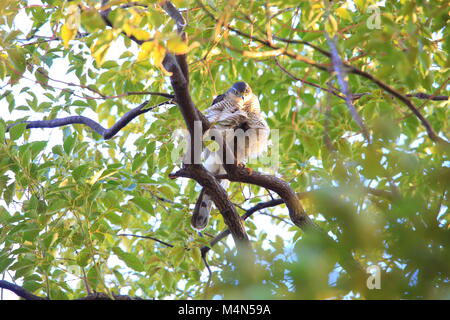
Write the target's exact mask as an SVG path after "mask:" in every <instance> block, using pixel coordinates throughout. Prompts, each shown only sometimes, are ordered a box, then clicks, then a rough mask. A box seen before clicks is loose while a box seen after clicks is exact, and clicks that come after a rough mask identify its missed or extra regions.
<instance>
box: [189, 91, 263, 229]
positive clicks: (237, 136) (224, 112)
mask: <svg viewBox="0 0 450 320" xmlns="http://www.w3.org/2000/svg"><path fill="white" fill-rule="evenodd" d="M204 114H205V116H206V118H207V119H208V120H209V122H210V123H211V128H210V129H209V130H208V131H207V132H206V133H205V135H209V138H210V139H211V140H215V142H216V148H215V149H214V148H208V147H207V148H205V150H204V152H203V158H204V159H205V160H204V163H203V164H204V166H205V168H206V169H207V170H208V171H210V172H211V173H213V174H215V175H217V174H224V173H226V172H225V169H224V168H223V165H222V164H223V163H224V162H225V161H227V160H228V159H227V158H226V156H225V152H224V149H223V146H224V144H223V141H225V143H226V146H227V148H229V149H228V150H231V151H232V152H233V155H234V156H232V158H234V159H232V160H234V161H233V162H232V163H235V164H239V165H242V164H243V163H244V162H245V161H247V160H248V158H249V157H251V156H257V155H258V154H260V153H261V152H263V151H264V150H265V149H266V147H267V140H268V136H269V127H268V125H267V123H266V121H265V120H264V119H263V117H262V115H261V112H260V108H259V101H258V97H257V96H256V95H255V94H254V93H253V92H252V89H251V88H250V86H249V85H248V84H247V83H245V82H236V83H235V84H233V86H232V87H231V88H230V89H229V90H228V91H227V92H225V93H224V94H221V95H219V96H217V97H216V98H215V99H214V101H213V103H212V105H211V106H210V107H209V108H208V109H206V110H205V111H204ZM221 184H222V186H223V187H224V188H225V189H226V188H227V187H228V185H229V181H228V180H222V182H221ZM211 206H212V200H211V198H210V197H209V196H208V194H207V193H206V192H205V191H204V189H203V190H202V191H201V193H200V195H199V197H198V200H197V203H196V205H195V208H194V213H193V215H192V220H191V225H192V227H193V228H195V229H197V230H202V229H204V228H205V227H206V226H207V224H208V220H209V213H210V211H211Z"/></svg>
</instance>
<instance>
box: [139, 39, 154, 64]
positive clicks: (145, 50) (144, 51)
mask: <svg viewBox="0 0 450 320" xmlns="http://www.w3.org/2000/svg"><path fill="white" fill-rule="evenodd" d="M154 46H155V43H154V42H144V43H143V44H142V45H141V50H140V51H139V54H138V59H137V60H138V61H143V60H146V59H148V57H149V55H150V52H152V50H153V47H154Z"/></svg>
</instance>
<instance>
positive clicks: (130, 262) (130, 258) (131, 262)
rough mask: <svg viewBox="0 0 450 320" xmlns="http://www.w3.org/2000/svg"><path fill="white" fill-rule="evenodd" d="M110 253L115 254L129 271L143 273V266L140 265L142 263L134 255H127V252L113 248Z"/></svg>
mask: <svg viewBox="0 0 450 320" xmlns="http://www.w3.org/2000/svg"><path fill="white" fill-rule="evenodd" d="M112 251H113V252H114V253H115V255H116V256H117V257H118V258H119V259H120V260H122V261H123V262H125V264H126V265H127V266H128V267H130V268H131V269H133V270H135V271H137V272H142V271H144V265H143V264H142V262H141V261H140V260H139V259H138V258H137V257H136V256H135V255H134V254H131V253H128V252H124V251H123V250H122V249H120V248H119V247H114V248H113V249H112Z"/></svg>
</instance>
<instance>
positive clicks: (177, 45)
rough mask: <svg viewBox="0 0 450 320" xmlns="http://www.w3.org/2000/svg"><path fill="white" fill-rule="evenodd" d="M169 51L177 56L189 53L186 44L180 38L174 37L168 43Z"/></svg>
mask: <svg viewBox="0 0 450 320" xmlns="http://www.w3.org/2000/svg"><path fill="white" fill-rule="evenodd" d="M167 49H169V51H170V52H173V53H175V54H186V53H187V52H188V51H189V48H188V45H187V44H186V42H184V41H183V40H181V39H180V38H179V37H173V38H171V39H169V40H168V41H167Z"/></svg>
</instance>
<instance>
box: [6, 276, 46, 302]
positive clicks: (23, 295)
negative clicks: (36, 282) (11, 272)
mask: <svg viewBox="0 0 450 320" xmlns="http://www.w3.org/2000/svg"><path fill="white" fill-rule="evenodd" d="M0 288H3V289H6V290H9V291H12V292H14V293H15V294H16V295H18V296H19V297H21V298H23V299H25V300H46V299H45V298H42V297H39V296H36V295H34V294H32V293H31V292H28V291H27V290H25V289H24V288H22V287H21V286H18V285H16V284H14V283H10V282H8V281H6V280H0Z"/></svg>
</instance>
